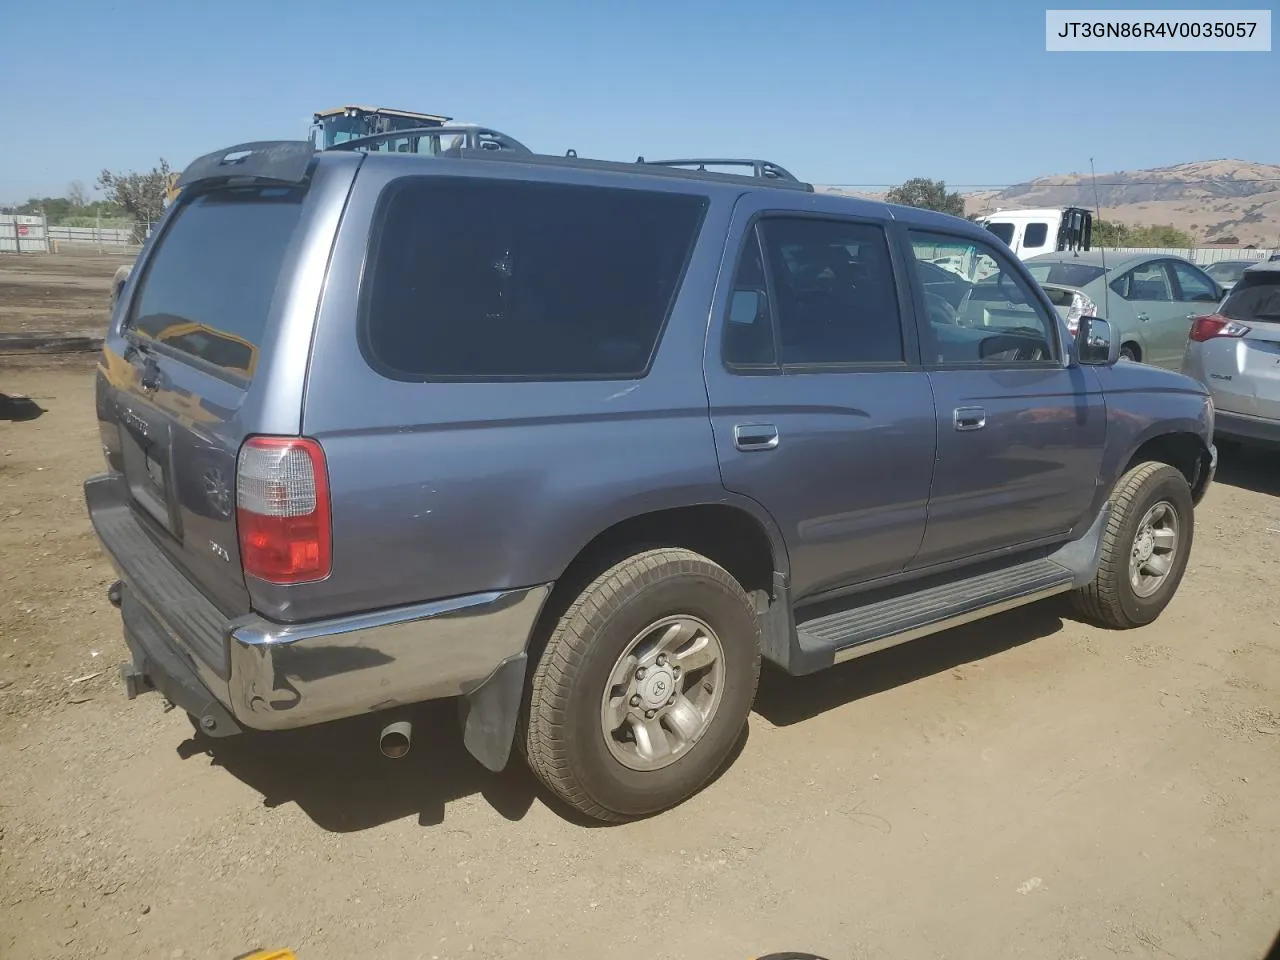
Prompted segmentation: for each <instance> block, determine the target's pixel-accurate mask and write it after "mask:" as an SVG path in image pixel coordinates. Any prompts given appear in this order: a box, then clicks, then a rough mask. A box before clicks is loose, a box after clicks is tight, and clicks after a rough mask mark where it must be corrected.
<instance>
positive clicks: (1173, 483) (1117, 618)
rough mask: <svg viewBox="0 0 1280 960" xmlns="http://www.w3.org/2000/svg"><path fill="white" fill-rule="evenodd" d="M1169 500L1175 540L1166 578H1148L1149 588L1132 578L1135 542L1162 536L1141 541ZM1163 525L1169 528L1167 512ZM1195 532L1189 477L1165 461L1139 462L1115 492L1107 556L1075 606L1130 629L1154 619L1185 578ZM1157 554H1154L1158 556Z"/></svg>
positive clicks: (1089, 615)
mask: <svg viewBox="0 0 1280 960" xmlns="http://www.w3.org/2000/svg"><path fill="white" fill-rule="evenodd" d="M1160 504H1165V505H1167V508H1168V510H1170V511H1172V513H1173V515H1174V517H1173V519H1174V522H1175V526H1174V530H1175V539H1174V543H1173V546H1172V549H1171V551H1170V553H1169V554H1168V556H1169V566H1168V569H1167V572H1166V573H1165V574H1164V575H1163V579H1162V580H1160V581H1159V583H1158V584H1154V585H1152V584H1151V583H1150V582H1149V581H1146V578H1145V577H1144V584H1143V586H1144V588H1148V589H1150V592H1147V593H1144V592H1143V591H1141V590H1139V589H1138V588H1137V587H1135V585H1134V583H1133V580H1132V579H1131V568H1130V560H1131V558H1132V556H1133V551H1134V548H1135V544H1136V545H1137V546H1138V547H1139V549H1140V550H1145V549H1146V546H1147V545H1149V544H1151V543H1154V542H1156V541H1158V540H1159V534H1157V535H1156V537H1155V538H1154V539H1152V540H1145V539H1144V541H1142V542H1138V538H1139V534H1140V528H1141V526H1142V524H1143V521H1144V519H1146V518H1147V517H1148V514H1149V512H1151V511H1153V510H1156V508H1157V506H1158V505H1160ZM1157 526H1163V528H1164V529H1166V530H1167V529H1168V519H1167V514H1166V516H1165V517H1163V518H1160V519H1158V520H1157ZM1194 535H1195V508H1194V507H1193V505H1192V502H1191V488H1190V487H1189V486H1188V485H1187V480H1186V477H1184V476H1183V475H1182V474H1181V473H1180V472H1179V471H1178V470H1176V469H1174V468H1173V467H1171V466H1169V465H1168V464H1165V463H1156V462H1148V463H1142V464H1139V465H1138V466H1136V467H1134V468H1133V469H1132V470H1130V471H1129V472H1128V473H1126V474H1125V475H1124V476H1123V477H1121V478H1120V482H1119V483H1117V484H1116V487H1115V489H1114V490H1113V491H1112V493H1111V518H1110V520H1108V521H1107V527H1106V529H1105V530H1104V531H1103V533H1102V559H1101V562H1100V563H1099V564H1098V571H1097V573H1096V574H1095V575H1094V578H1093V582H1092V583H1090V584H1089V585H1088V586H1085V587H1082V588H1081V589H1079V590H1076V591H1074V592H1073V593H1072V594H1071V601H1072V605H1073V606H1074V607H1075V609H1076V612H1077V613H1079V614H1081V615H1082V616H1083V617H1084V618H1085V619H1088V620H1091V621H1093V622H1094V623H1096V624H1098V625H1099V626H1103V627H1112V628H1115V629H1120V630H1124V629H1129V628H1131V627H1140V626H1143V625H1144V624H1148V623H1151V621H1153V620H1155V619H1156V617H1158V616H1160V614H1161V613H1162V612H1163V611H1164V608H1165V607H1167V606H1168V605H1169V601H1170V600H1172V599H1173V595H1174V594H1175V593H1176V592H1177V590H1178V584H1179V583H1181V582H1182V575H1183V573H1184V572H1186V569H1187V558H1188V557H1190V555H1191V543H1192V540H1193V538H1194ZM1153 559H1154V556H1153Z"/></svg>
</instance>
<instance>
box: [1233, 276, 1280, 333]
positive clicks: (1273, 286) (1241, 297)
mask: <svg viewBox="0 0 1280 960" xmlns="http://www.w3.org/2000/svg"><path fill="white" fill-rule="evenodd" d="M1218 312H1219V313H1221V314H1223V315H1224V316H1228V317H1230V318H1231V319H1232V320H1242V321H1244V322H1246V323H1247V322H1249V321H1251V320H1263V321H1266V322H1268V323H1280V271H1277V270H1271V271H1266V272H1263V271H1258V272H1255V273H1249V274H1245V275H1244V276H1243V277H1242V278H1241V280H1240V282H1239V283H1237V284H1236V285H1235V286H1234V287H1232V289H1231V293H1229V294H1227V299H1226V300H1224V301H1223V302H1222V308H1221V309H1220V310H1219V311H1218Z"/></svg>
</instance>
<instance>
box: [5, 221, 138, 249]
mask: <svg viewBox="0 0 1280 960" xmlns="http://www.w3.org/2000/svg"><path fill="white" fill-rule="evenodd" d="M117 222H118V221H117ZM145 232H146V233H150V232H151V225H150V224H147V225H146V231H145ZM134 236H135V233H134V229H133V228H132V227H61V226H56V225H52V224H48V223H46V221H45V218H44V217H29V216H23V215H19V214H12V213H4V214H0V253H57V252H58V249H59V248H60V247H63V246H70V247H74V248H76V249H84V248H97V249H98V250H100V251H101V252H103V253H136V252H137V250H138V248H139V246H140V245H139V244H138V242H137V241H136V240H135V239H134Z"/></svg>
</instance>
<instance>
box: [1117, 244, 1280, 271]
mask: <svg viewBox="0 0 1280 960" xmlns="http://www.w3.org/2000/svg"><path fill="white" fill-rule="evenodd" d="M1094 249H1095V250H1096V249H1098V248H1097V247H1094ZM1105 249H1106V252H1107V253H1114V254H1117V255H1121V256H1130V255H1132V256H1144V255H1148V254H1150V255H1151V256H1161V257H1182V258H1183V259H1185V260H1190V261H1191V262H1192V263H1195V264H1199V265H1200V266H1202V267H1207V266H1209V265H1210V264H1214V263H1220V262H1221V261H1223V260H1268V259H1270V258H1271V256H1272V255H1273V254H1276V253H1280V250H1274V249H1266V250H1245V249H1242V248H1240V247H1106V248H1105Z"/></svg>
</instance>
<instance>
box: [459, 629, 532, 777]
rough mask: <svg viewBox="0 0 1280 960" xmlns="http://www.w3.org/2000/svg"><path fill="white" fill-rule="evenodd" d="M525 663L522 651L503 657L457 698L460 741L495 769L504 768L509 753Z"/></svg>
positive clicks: (487, 765)
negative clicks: (463, 694) (483, 676)
mask: <svg viewBox="0 0 1280 960" xmlns="http://www.w3.org/2000/svg"><path fill="white" fill-rule="evenodd" d="M527 665H528V657H527V656H525V654H523V653H519V654H516V655H515V656H514V657H510V658H508V659H506V660H504V661H503V662H502V663H501V664H500V665H499V666H498V669H497V670H495V671H493V673H491V674H490V675H489V678H488V679H487V680H485V681H484V683H482V684H480V686H478V687H476V689H474V690H472V691H471V692H470V693H469V694H467V695H466V696H464V697H462V698H461V699H460V700H459V705H460V706H459V711H460V714H461V720H462V742H463V744H464V745H465V746H466V748H467V752H468V753H470V754H471V755H472V756H473V757H475V758H476V759H477V760H479V761H480V763H481V764H483V765H484V766H485V768H486V769H488V770H492V771H493V772H494V773H498V772H500V771H501V770H503V769H504V768H505V767H506V765H507V761H508V760H509V759H510V757H511V745H512V744H513V743H514V742H515V736H516V720H517V718H518V717H519V715H520V701H521V697H522V695H523V693H524V674H525V668H526V666H527Z"/></svg>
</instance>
